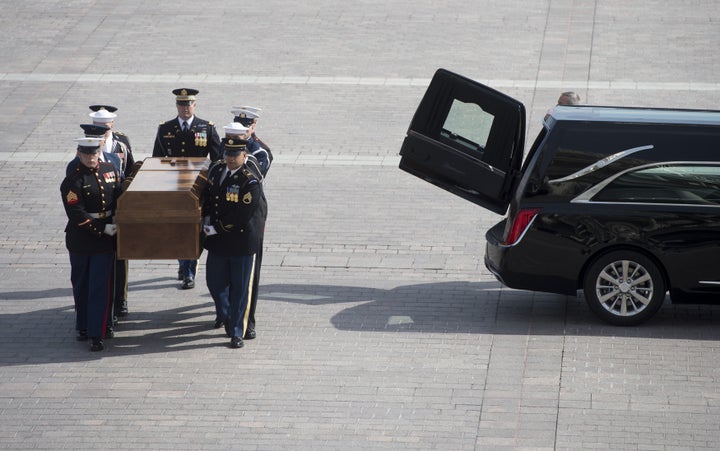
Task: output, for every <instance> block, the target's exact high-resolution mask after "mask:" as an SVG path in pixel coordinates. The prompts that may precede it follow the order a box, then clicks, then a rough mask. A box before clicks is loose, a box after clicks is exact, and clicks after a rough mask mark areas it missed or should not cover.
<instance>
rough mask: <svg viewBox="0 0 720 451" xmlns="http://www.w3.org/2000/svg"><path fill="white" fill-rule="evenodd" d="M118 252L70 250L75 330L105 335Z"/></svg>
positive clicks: (109, 316) (90, 334)
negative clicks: (87, 253)
mask: <svg viewBox="0 0 720 451" xmlns="http://www.w3.org/2000/svg"><path fill="white" fill-rule="evenodd" d="M114 264H115V254H113V253H109V254H95V255H83V254H75V253H72V252H71V253H70V267H71V270H70V282H71V283H72V288H73V298H75V329H76V330H78V331H81V330H86V331H87V334H88V336H89V337H104V336H105V330H106V329H107V325H108V323H109V321H110V320H111V317H112V302H113V291H114V289H113V288H114V287H113V272H114Z"/></svg>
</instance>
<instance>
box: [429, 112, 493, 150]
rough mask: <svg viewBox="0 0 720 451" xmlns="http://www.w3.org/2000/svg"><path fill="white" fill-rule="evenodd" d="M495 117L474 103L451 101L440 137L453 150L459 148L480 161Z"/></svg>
mask: <svg viewBox="0 0 720 451" xmlns="http://www.w3.org/2000/svg"><path fill="white" fill-rule="evenodd" d="M494 119H495V117H494V116H493V115H492V114H490V113H488V112H487V111H484V110H483V109H482V108H481V107H480V106H479V105H478V104H476V103H467V102H462V101H460V100H458V99H453V103H452V105H451V106H450V112H449V113H448V115H447V118H446V119H445V122H444V123H443V126H442V130H441V132H440V136H441V137H442V138H444V139H446V140H448V141H450V145H452V146H453V147H455V148H461V149H463V150H466V151H468V152H469V153H470V155H473V156H475V157H476V158H478V159H482V157H483V152H484V150H485V146H487V140H488V136H490V129H491V128H492V124H493V120H494Z"/></svg>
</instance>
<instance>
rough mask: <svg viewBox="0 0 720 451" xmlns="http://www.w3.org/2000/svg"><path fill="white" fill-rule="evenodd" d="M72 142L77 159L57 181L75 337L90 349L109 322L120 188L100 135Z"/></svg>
mask: <svg viewBox="0 0 720 451" xmlns="http://www.w3.org/2000/svg"><path fill="white" fill-rule="evenodd" d="M75 141H76V142H77V143H78V149H77V150H78V155H79V160H80V164H78V165H77V166H75V168H74V169H73V170H72V172H71V173H70V174H68V175H67V176H66V177H65V179H64V180H63V181H62V183H61V185H60V194H61V197H62V202H63V206H64V207H65V213H66V214H67V217H68V223H67V226H66V227H65V245H66V247H67V249H68V251H69V253H70V266H71V273H70V280H71V282H72V287H73V298H74V300H75V314H76V318H75V329H76V331H77V339H78V340H87V339H88V338H91V339H92V341H91V344H90V350H91V351H102V350H103V349H104V343H103V338H105V336H106V335H105V334H106V330H107V328H108V325H109V324H110V321H112V301H113V299H112V288H111V287H112V278H113V266H114V261H115V234H116V232H117V226H116V225H115V224H114V223H113V221H114V219H113V218H114V217H113V213H114V210H115V202H116V200H117V198H118V196H120V193H121V181H120V173H119V171H118V170H117V169H116V168H115V166H113V165H112V164H111V163H107V162H103V161H100V159H99V156H100V153H101V147H100V146H101V145H102V142H103V139H102V138H87V137H86V138H80V139H76V140H75Z"/></svg>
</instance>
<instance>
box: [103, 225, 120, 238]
mask: <svg viewBox="0 0 720 451" xmlns="http://www.w3.org/2000/svg"><path fill="white" fill-rule="evenodd" d="M103 233H104V234H105V235H110V236H115V234H116V233H117V226H116V225H115V224H105V230H103Z"/></svg>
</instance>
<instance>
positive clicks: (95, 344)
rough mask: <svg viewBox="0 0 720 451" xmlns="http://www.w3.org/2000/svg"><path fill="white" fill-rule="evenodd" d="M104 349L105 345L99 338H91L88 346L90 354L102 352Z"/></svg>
mask: <svg viewBox="0 0 720 451" xmlns="http://www.w3.org/2000/svg"><path fill="white" fill-rule="evenodd" d="M103 349H105V344H104V343H103V341H102V339H101V338H99V337H92V344H91V345H90V350H91V351H92V352H97V351H102V350H103Z"/></svg>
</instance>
